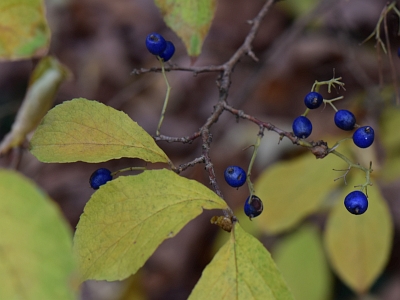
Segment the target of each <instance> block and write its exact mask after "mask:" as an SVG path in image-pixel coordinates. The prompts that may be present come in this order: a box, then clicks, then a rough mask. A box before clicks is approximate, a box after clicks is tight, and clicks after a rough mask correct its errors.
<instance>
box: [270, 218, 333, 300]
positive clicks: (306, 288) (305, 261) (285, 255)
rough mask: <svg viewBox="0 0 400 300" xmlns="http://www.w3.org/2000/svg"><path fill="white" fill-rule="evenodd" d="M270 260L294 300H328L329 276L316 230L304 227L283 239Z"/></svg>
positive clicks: (330, 283) (307, 226)
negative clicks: (272, 259)
mask: <svg viewBox="0 0 400 300" xmlns="http://www.w3.org/2000/svg"><path fill="white" fill-rule="evenodd" d="M272 256H273V258H274V260H275V262H276V264H277V266H278V268H279V270H280V271H281V272H282V275H283V278H285V280H286V282H287V283H288V286H289V287H290V290H291V291H292V293H293V295H294V297H295V299H297V300H321V299H329V298H330V295H331V290H332V284H333V282H332V274H331V271H330V269H329V266H328V261H327V259H326V257H325V254H324V249H323V246H322V241H321V235H320V233H319V232H318V230H317V228H315V227H314V226H311V225H305V226H302V227H301V228H300V229H298V230H297V231H295V232H293V233H291V234H289V235H287V236H285V237H284V238H283V239H282V240H281V241H280V242H279V244H278V245H277V246H276V247H275V248H274V251H273V252H272Z"/></svg>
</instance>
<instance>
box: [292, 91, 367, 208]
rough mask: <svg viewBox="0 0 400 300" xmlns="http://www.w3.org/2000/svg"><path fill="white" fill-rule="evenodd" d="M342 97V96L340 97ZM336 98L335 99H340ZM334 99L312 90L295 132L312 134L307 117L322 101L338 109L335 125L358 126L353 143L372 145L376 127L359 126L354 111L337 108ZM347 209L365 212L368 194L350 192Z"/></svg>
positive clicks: (341, 126) (297, 120) (300, 136)
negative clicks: (324, 97)
mask: <svg viewBox="0 0 400 300" xmlns="http://www.w3.org/2000/svg"><path fill="white" fill-rule="evenodd" d="M338 99H341V98H338ZM338 99H334V100H338ZM334 100H324V99H323V97H322V95H321V94H319V93H318V92H315V91H312V92H310V93H308V94H307V95H306V96H305V97H304V104H305V106H306V107H307V110H306V111H305V113H304V114H303V115H301V116H299V117H297V118H296V119H295V120H294V121H293V124H292V129H293V133H294V135H295V136H297V137H298V138H301V139H305V138H307V137H308V136H310V134H311V132H312V123H311V121H310V120H309V119H308V118H307V117H306V115H307V113H308V112H309V110H311V109H316V108H318V107H320V106H321V104H322V103H324V102H325V103H329V104H330V105H331V106H332V107H333V108H334V110H335V111H336V113H335V116H334V122H335V125H336V126H337V127H338V128H340V129H342V130H345V131H351V130H354V129H355V128H357V127H358V128H357V129H356V130H355V131H354V133H353V136H352V139H353V143H354V144H355V145H356V146H357V147H359V148H368V147H369V146H371V145H372V143H373V142H374V138H375V132H374V129H373V128H372V127H371V126H359V125H357V124H356V117H355V116H354V114H353V113H352V112H350V111H349V110H346V109H341V110H337V109H336V107H335V106H334V105H333V104H332V101H334ZM344 205H345V207H346V209H347V210H348V211H349V212H351V213H352V214H355V215H360V214H363V213H364V212H365V211H366V210H367V208H368V199H367V196H366V195H365V194H364V193H363V192H361V191H354V192H351V193H350V194H348V195H347V196H346V198H345V200H344Z"/></svg>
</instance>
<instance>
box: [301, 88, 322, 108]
mask: <svg viewBox="0 0 400 300" xmlns="http://www.w3.org/2000/svg"><path fill="white" fill-rule="evenodd" d="M323 101H324V98H323V97H322V95H321V94H320V93H317V92H310V93H308V94H307V95H306V96H305V98H304V104H305V105H306V106H307V108H309V109H315V108H318V107H320V106H321V104H322V102H323Z"/></svg>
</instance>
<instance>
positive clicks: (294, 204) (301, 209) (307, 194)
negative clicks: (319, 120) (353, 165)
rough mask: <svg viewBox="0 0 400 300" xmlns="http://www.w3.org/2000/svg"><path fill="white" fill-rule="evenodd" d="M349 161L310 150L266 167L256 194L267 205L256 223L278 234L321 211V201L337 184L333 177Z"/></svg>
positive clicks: (256, 187)
mask: <svg viewBox="0 0 400 300" xmlns="http://www.w3.org/2000/svg"><path fill="white" fill-rule="evenodd" d="M345 168H347V166H346V164H345V163H343V161H341V160H340V159H339V158H337V157H334V156H333V155H332V154H331V155H328V156H327V157H325V158H323V159H318V160H317V159H316V158H315V156H313V155H311V154H310V153H307V154H305V155H303V156H300V157H298V158H296V159H293V160H290V161H285V162H278V163H277V164H275V165H273V166H271V167H269V168H267V169H266V170H265V171H264V172H263V173H262V174H261V175H260V177H259V178H258V179H257V181H256V183H255V194H256V195H257V196H258V197H260V199H261V200H262V201H263V204H264V211H263V213H262V214H261V215H260V216H259V217H257V219H255V222H257V224H259V226H261V228H262V229H263V230H265V231H266V232H268V233H279V232H282V231H285V230H288V229H290V228H292V227H294V226H296V224H298V223H299V222H300V221H301V220H302V219H303V218H305V217H307V216H308V215H310V214H312V213H314V212H315V211H316V210H318V208H319V206H320V204H321V202H322V201H323V200H324V198H325V197H326V196H327V195H328V194H329V193H330V192H331V189H332V188H333V187H334V186H335V185H337V184H338V183H337V182H334V179H335V178H337V177H339V176H341V175H342V173H338V172H334V171H332V169H345Z"/></svg>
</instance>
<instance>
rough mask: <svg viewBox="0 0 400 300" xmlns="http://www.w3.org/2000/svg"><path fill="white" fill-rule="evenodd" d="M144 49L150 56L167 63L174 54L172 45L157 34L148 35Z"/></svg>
mask: <svg viewBox="0 0 400 300" xmlns="http://www.w3.org/2000/svg"><path fill="white" fill-rule="evenodd" d="M146 47H147V50H149V52H150V53H151V54H154V55H156V56H157V57H158V58H159V59H161V60H162V61H169V60H170V59H171V57H172V56H173V55H174V53H175V46H174V44H173V43H172V42H170V41H166V40H165V39H164V37H163V36H162V35H161V34H159V33H150V34H149V35H148V36H147V37H146Z"/></svg>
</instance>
